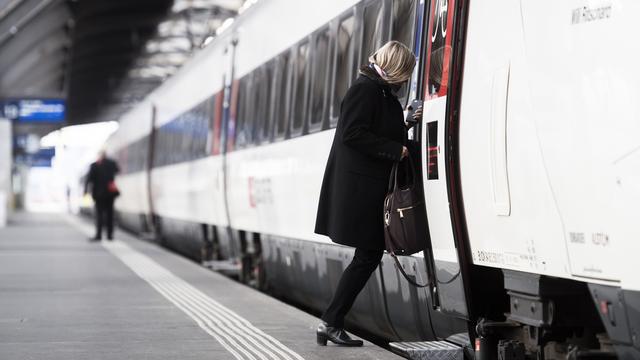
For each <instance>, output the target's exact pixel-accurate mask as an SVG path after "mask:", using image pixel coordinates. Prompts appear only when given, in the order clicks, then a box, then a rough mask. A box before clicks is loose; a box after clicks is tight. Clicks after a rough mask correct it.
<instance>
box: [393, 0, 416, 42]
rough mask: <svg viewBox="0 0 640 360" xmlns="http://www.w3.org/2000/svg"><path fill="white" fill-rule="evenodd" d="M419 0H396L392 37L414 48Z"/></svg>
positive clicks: (394, 3) (394, 2)
mask: <svg viewBox="0 0 640 360" xmlns="http://www.w3.org/2000/svg"><path fill="white" fill-rule="evenodd" d="M417 2H418V1H417V0H394V1H393V7H392V10H391V11H392V19H393V25H392V27H391V39H392V40H397V41H400V42H401V43H403V44H405V45H407V47H409V49H413V38H414V31H415V25H416V24H415V19H416V5H417Z"/></svg>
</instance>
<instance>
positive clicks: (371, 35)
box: [358, 1, 384, 65]
mask: <svg viewBox="0 0 640 360" xmlns="http://www.w3.org/2000/svg"><path fill="white" fill-rule="evenodd" d="M363 20H364V21H363V24H362V25H363V27H362V47H361V53H360V62H359V64H358V65H364V64H367V63H368V62H369V60H368V59H369V56H370V55H371V54H373V52H374V51H376V50H377V49H378V48H379V47H380V46H382V24H383V20H384V14H383V12H382V1H374V2H373V3H371V4H369V5H367V7H365V8H364V18H363Z"/></svg>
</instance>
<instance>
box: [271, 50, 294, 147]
mask: <svg viewBox="0 0 640 360" xmlns="http://www.w3.org/2000/svg"><path fill="white" fill-rule="evenodd" d="M289 58H290V55H289V52H285V53H283V54H282V55H280V56H279V57H278V60H277V67H276V84H275V85H274V86H275V88H276V89H277V90H276V97H275V100H274V107H275V109H274V111H273V116H274V119H275V128H276V129H275V137H276V138H284V136H285V132H286V129H287V118H288V116H289V111H288V106H287V105H288V102H287V100H288V99H289V93H288V91H289V86H290V83H291V81H290V78H289V64H290V61H289Z"/></svg>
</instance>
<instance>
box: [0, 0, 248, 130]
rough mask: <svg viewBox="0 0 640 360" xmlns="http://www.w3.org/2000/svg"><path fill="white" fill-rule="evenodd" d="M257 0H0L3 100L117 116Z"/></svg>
mask: <svg viewBox="0 0 640 360" xmlns="http://www.w3.org/2000/svg"><path fill="white" fill-rule="evenodd" d="M247 2H255V0H249V1H245V0H0V99H2V98H5V99H16V98H64V99H66V100H67V109H66V111H67V116H66V124H67V125H75V124H82V123H89V122H98V121H106V120H116V119H117V118H118V117H119V116H120V115H121V114H122V113H123V112H125V111H126V110H128V109H129V108H130V107H131V106H133V105H134V104H135V103H137V102H138V101H140V100H141V99H142V98H144V96H145V95H146V94H148V93H149V92H150V91H152V90H153V88H155V87H156V86H158V85H159V84H160V83H161V82H162V81H164V80H165V79H166V78H167V77H168V76H170V75H171V74H173V73H174V72H175V71H176V70H177V69H178V68H179V67H180V65H182V63H183V62H184V61H186V60H187V59H188V58H189V57H190V56H191V54H192V53H193V52H194V51H195V50H196V49H198V48H200V47H202V46H203V45H204V44H205V43H206V41H208V40H210V39H211V38H212V37H214V36H215V34H216V31H217V30H219V28H220V27H221V26H223V24H225V22H228V21H229V19H231V18H233V17H234V16H236V15H237V13H238V11H239V10H240V11H241V10H242V7H243V6H246V5H247Z"/></svg>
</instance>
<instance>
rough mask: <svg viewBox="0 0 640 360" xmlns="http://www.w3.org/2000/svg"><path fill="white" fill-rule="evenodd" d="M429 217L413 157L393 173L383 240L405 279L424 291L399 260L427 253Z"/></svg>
mask: <svg viewBox="0 0 640 360" xmlns="http://www.w3.org/2000/svg"><path fill="white" fill-rule="evenodd" d="M428 236H429V235H428V230H427V216H426V210H425V206H424V196H423V192H422V187H421V186H420V185H419V184H418V183H417V176H416V170H415V165H414V162H413V160H412V159H411V156H408V157H406V158H405V159H404V160H402V161H400V162H396V163H394V165H393V168H392V170H391V176H390V178H389V187H388V191H387V196H386V197H385V199H384V240H385V247H386V250H387V251H388V252H389V254H390V255H391V256H392V257H393V258H394V260H395V261H396V265H397V266H398V269H399V270H400V272H401V273H402V275H403V276H404V277H405V278H406V279H407V280H408V281H409V282H410V283H411V284H413V285H415V286H418V287H425V286H427V285H428V284H424V285H421V284H417V283H416V282H415V281H413V280H412V279H410V278H409V277H408V276H407V274H406V273H405V272H404V269H403V268H402V266H401V265H400V263H399V261H398V258H397V256H400V255H411V254H415V253H417V252H420V251H423V250H426V248H427V244H428Z"/></svg>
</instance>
